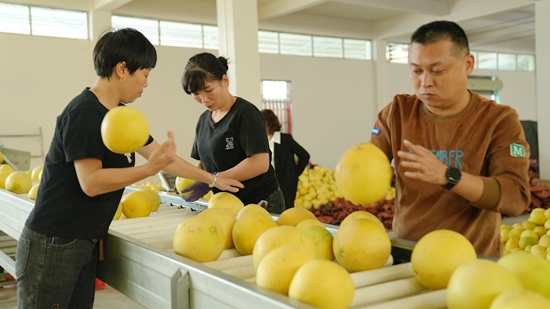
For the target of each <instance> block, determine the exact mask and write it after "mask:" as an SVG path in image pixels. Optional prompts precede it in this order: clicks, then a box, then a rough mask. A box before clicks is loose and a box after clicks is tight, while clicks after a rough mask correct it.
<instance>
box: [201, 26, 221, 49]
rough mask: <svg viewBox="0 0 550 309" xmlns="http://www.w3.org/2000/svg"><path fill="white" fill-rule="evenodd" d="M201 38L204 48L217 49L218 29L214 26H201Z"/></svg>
mask: <svg viewBox="0 0 550 309" xmlns="http://www.w3.org/2000/svg"><path fill="white" fill-rule="evenodd" d="M202 36H203V38H202V39H203V44H204V48H209V49H219V48H220V40H219V34H218V27H216V26H207V25H204V26H202Z"/></svg>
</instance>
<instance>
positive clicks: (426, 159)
mask: <svg viewBox="0 0 550 309" xmlns="http://www.w3.org/2000/svg"><path fill="white" fill-rule="evenodd" d="M409 67H410V78H411V82H412V85H413V87H414V90H415V94H414V95H396V96H395V97H394V99H393V101H392V102H391V103H390V104H388V105H387V106H386V107H385V108H384V109H383V110H382V111H381V112H380V113H379V115H378V120H377V121H376V123H375V125H374V128H373V130H372V134H371V142H372V143H373V144H375V145H377V146H378V147H379V148H380V149H381V150H382V151H384V152H385V153H386V155H387V156H388V157H389V158H390V161H391V160H394V166H395V169H396V175H397V177H396V192H397V195H396V209H395V217H394V221H393V231H394V237H398V238H404V239H409V240H413V241H418V240H419V239H420V238H421V237H422V236H424V235H425V234H427V233H428V232H430V231H433V230H437V229H450V230H454V231H457V232H459V233H461V234H463V235H464V236H466V237H467V238H468V239H469V240H470V241H471V242H472V244H473V245H474V247H475V248H476V251H477V253H478V254H482V255H486V256H492V257H496V258H498V257H500V256H501V255H502V244H501V241H500V225H501V213H503V214H506V215H510V216H516V215H519V214H521V213H522V212H523V211H524V210H525V209H526V208H527V207H528V205H529V201H530V191H529V177H528V169H529V159H528V158H529V145H528V144H527V142H526V140H525V136H524V133H523V129H522V126H521V123H520V121H519V118H518V115H517V113H516V111H515V110H513V109H512V108H511V107H509V106H506V105H499V104H497V103H496V102H494V101H491V100H488V99H486V98H483V97H481V96H480V95H478V94H476V93H474V92H471V91H469V90H468V89H467V79H468V75H470V74H471V73H472V70H473V68H474V56H473V55H472V54H470V51H469V47H468V39H467V37H466V34H465V33H464V31H463V30H462V28H460V26H458V25H457V24H456V23H454V22H449V21H435V22H431V23H428V24H426V25H423V26H421V27H420V28H418V29H417V30H416V31H415V33H414V34H413V35H412V37H411V47H410V50H409Z"/></svg>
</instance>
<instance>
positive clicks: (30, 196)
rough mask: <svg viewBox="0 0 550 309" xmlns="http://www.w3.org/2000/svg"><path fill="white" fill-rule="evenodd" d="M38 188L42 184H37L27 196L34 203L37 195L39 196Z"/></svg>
mask: <svg viewBox="0 0 550 309" xmlns="http://www.w3.org/2000/svg"><path fill="white" fill-rule="evenodd" d="M38 186H40V184H35V185H34V186H32V188H31V189H30V190H29V192H28V193H27V196H28V197H29V199H30V200H33V201H35V200H36V195H37V194H38Z"/></svg>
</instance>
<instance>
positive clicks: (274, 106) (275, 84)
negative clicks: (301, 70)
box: [262, 80, 292, 133]
mask: <svg viewBox="0 0 550 309" xmlns="http://www.w3.org/2000/svg"><path fill="white" fill-rule="evenodd" d="M290 85H291V84H290V82H288V81H280V80H263V81H262V99H263V102H264V104H265V108H266V109H270V110H272V111H273V112H274V113H275V115H277V117H278V118H279V122H280V123H281V132H283V133H292V100H291V94H290Z"/></svg>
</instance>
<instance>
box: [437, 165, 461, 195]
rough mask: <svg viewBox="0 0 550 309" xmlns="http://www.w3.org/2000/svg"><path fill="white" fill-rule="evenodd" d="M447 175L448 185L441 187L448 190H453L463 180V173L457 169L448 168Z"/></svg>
mask: <svg viewBox="0 0 550 309" xmlns="http://www.w3.org/2000/svg"><path fill="white" fill-rule="evenodd" d="M446 175H447V184H445V185H441V187H442V188H443V189H447V190H450V189H452V188H453V187H454V186H455V185H456V184H457V183H458V182H459V181H460V179H461V178H462V173H461V172H460V170H459V169H458V168H456V167H448V168H447V172H446Z"/></svg>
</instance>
